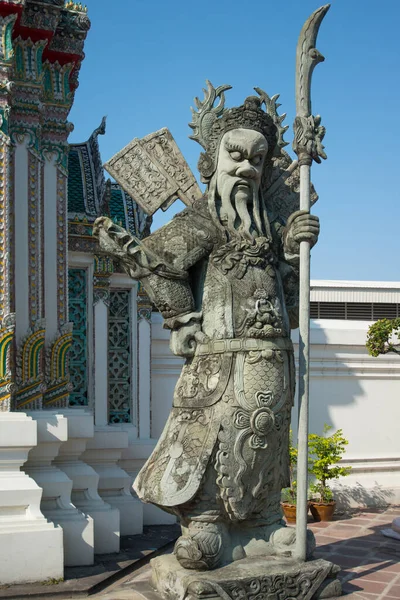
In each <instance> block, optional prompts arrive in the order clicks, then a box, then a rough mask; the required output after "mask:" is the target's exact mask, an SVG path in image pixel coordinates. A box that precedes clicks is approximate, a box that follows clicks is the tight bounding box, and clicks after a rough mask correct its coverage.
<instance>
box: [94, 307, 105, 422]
mask: <svg viewBox="0 0 400 600" xmlns="http://www.w3.org/2000/svg"><path fill="white" fill-rule="evenodd" d="M94 331H95V335H94V361H95V367H94V368H95V378H94V397H95V424H96V426H100V427H104V426H106V425H108V306H107V305H106V304H105V303H104V302H103V300H98V301H97V302H96V304H95V305H94Z"/></svg>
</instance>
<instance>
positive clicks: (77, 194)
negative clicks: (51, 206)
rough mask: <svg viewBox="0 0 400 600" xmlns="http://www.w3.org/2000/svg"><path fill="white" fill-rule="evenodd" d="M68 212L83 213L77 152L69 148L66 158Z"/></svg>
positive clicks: (83, 204)
mask: <svg viewBox="0 0 400 600" xmlns="http://www.w3.org/2000/svg"><path fill="white" fill-rule="evenodd" d="M68 211H69V212H77V213H84V212H85V199H84V197H83V184H82V170H81V164H80V160H79V152H78V151H77V150H74V149H73V148H71V150H70V152H69V157H68Z"/></svg>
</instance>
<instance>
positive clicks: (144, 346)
mask: <svg viewBox="0 0 400 600" xmlns="http://www.w3.org/2000/svg"><path fill="white" fill-rule="evenodd" d="M137 373H138V378H139V381H138V393H139V418H138V427H139V437H140V439H142V440H143V439H149V438H150V437H151V431H150V429H151V418H150V411H151V324H150V322H149V321H148V320H147V319H145V318H141V319H140V320H139V324H138V370H137Z"/></svg>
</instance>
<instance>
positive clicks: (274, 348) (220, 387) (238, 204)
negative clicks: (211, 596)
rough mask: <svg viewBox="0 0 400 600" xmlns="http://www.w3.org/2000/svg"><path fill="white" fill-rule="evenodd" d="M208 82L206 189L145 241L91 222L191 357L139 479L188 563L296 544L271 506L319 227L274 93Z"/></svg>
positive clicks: (203, 118)
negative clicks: (233, 101) (229, 104)
mask: <svg viewBox="0 0 400 600" xmlns="http://www.w3.org/2000/svg"><path fill="white" fill-rule="evenodd" d="M207 85H208V89H207V91H206V93H205V99H204V101H202V102H200V101H199V100H198V99H196V105H197V109H198V110H197V111H195V110H193V109H192V111H193V121H192V123H191V124H190V126H191V127H192V129H193V135H192V138H193V139H194V140H196V141H197V142H199V143H200V144H201V145H202V146H203V148H204V152H203V153H202V154H201V155H200V160H199V164H198V168H199V171H200V174H201V179H202V181H203V182H204V183H206V184H207V191H206V193H205V195H204V197H203V198H202V199H201V200H197V201H195V202H194V204H193V206H192V207H190V208H186V209H185V210H183V211H182V212H181V213H179V214H177V215H176V216H175V217H174V218H173V220H172V221H171V222H170V223H168V224H167V225H165V226H164V227H161V228H160V229H159V230H158V231H156V232H155V233H152V234H151V235H150V236H149V237H147V238H146V239H144V240H142V241H139V240H137V239H135V238H134V237H133V236H131V235H130V234H129V233H127V232H126V231H125V230H124V229H122V228H121V227H119V226H117V225H115V224H114V223H113V222H112V221H111V220H110V219H108V218H105V217H100V218H99V219H97V221H96V226H95V235H97V236H98V237H99V240H100V244H101V247H102V248H103V250H104V251H105V252H107V253H110V254H112V255H113V256H115V257H116V258H118V259H119V260H120V262H121V263H122V265H123V267H124V268H125V270H126V271H127V273H128V274H129V275H130V276H131V277H133V278H135V279H140V281H141V282H142V284H143V286H144V287H145V289H146V291H147V293H148V295H149V297H150V299H151V300H152V302H153V303H154V304H155V306H156V307H157V308H158V309H159V311H160V312H161V314H162V316H163V318H164V326H165V327H166V328H168V329H170V330H171V341H170V345H171V349H172V351H173V352H174V353H175V354H176V355H179V356H183V357H185V358H186V363H185V365H184V367H183V369H182V373H181V376H180V378H179V380H178V383H177V385H176V388H175V393H174V398H173V407H172V410H171V413H170V416H169V419H168V422H167V424H166V426H165V429H164V431H163V433H162V435H161V438H160V440H159V442H158V444H157V446H156V448H155V450H154V452H153V453H152V455H151V456H150V458H149V460H148V461H147V463H146V464H145V466H144V467H143V469H142V470H141V472H140V473H139V475H138V477H137V479H136V482H135V490H136V492H137V493H138V495H139V497H140V498H141V499H142V500H143V501H144V502H151V503H153V504H155V505H157V506H159V507H161V508H162V509H164V510H166V511H168V512H171V513H174V514H176V515H177V516H178V517H179V519H180V522H181V525H182V536H181V537H180V538H179V539H178V540H177V542H176V545H175V550H174V552H175V556H176V558H177V559H178V561H179V563H180V564H181V565H182V566H183V567H185V568H187V569H197V570H206V569H215V568H217V567H219V566H221V565H224V564H228V563H230V562H232V561H234V560H238V559H241V558H244V557H246V556H247V557H253V556H260V555H263V556H265V555H276V554H284V555H286V556H290V552H291V550H293V545H294V542H295V539H294V537H295V532H294V530H293V529H292V528H286V527H285V526H284V523H283V521H282V520H281V509H280V495H281V489H282V488H283V487H287V486H288V485H289V475H288V472H289V469H288V467H289V465H288V460H289V457H288V447H289V426H290V414H291V409H292V405H293V397H294V389H295V367H294V358H293V347H292V342H291V340H290V330H291V328H296V327H297V326H298V270H299V244H300V242H301V241H302V240H308V241H309V242H310V245H311V246H312V245H314V244H315V242H316V241H317V238H318V233H319V222H318V218H317V217H315V216H312V215H310V214H309V213H305V212H304V211H299V210H293V209H294V207H295V206H296V202H297V206H298V167H296V164H297V163H293V162H292V160H291V159H290V157H289V155H288V154H287V153H286V152H285V151H284V150H283V147H284V146H285V145H286V144H285V142H284V141H283V133H284V131H285V130H286V129H287V128H284V127H282V121H283V118H284V117H282V116H279V115H278V113H277V107H278V106H279V105H278V104H277V102H276V100H277V96H276V97H273V98H269V96H268V95H267V94H266V93H265V92H263V91H262V90H260V89H259V88H256V91H257V93H258V96H250V97H248V98H246V100H245V101H244V103H243V105H242V106H240V107H237V108H231V109H226V108H225V107H224V103H225V99H224V91H225V90H226V89H229V88H230V86H226V85H225V86H221V87H219V88H217V89H214V88H213V86H212V85H211V84H210V83H209V82H207ZM217 101H218V103H217V106H216V102H217ZM309 534H310V539H309V551H310V552H312V549H313V538H312V535H311V532H309Z"/></svg>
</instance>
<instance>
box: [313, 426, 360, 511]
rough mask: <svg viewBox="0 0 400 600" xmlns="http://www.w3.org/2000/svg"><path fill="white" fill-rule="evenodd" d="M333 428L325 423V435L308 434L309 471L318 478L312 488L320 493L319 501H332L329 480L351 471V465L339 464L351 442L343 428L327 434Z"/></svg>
mask: <svg viewBox="0 0 400 600" xmlns="http://www.w3.org/2000/svg"><path fill="white" fill-rule="evenodd" d="M331 429H332V427H331V426H330V425H327V424H326V423H325V425H324V432H323V435H317V434H316V433H310V434H309V436H308V451H309V456H310V460H309V473H310V474H312V475H314V477H315V479H316V481H315V483H313V484H311V486H310V490H311V491H312V492H313V493H315V494H317V495H318V501H319V502H330V501H331V500H332V499H333V494H332V490H331V489H330V488H329V486H328V484H327V482H328V481H330V480H331V479H337V478H338V477H344V476H345V475H348V474H349V473H350V471H351V467H340V466H339V465H338V464H337V463H338V462H339V461H340V460H341V458H342V456H343V455H344V453H345V452H346V446H347V444H348V443H349V442H348V441H347V440H346V438H345V437H344V436H343V432H342V430H341V429H338V430H337V431H336V432H335V433H333V434H332V435H329V436H327V435H326V434H327V433H328V432H329V431H330V430H331Z"/></svg>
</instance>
